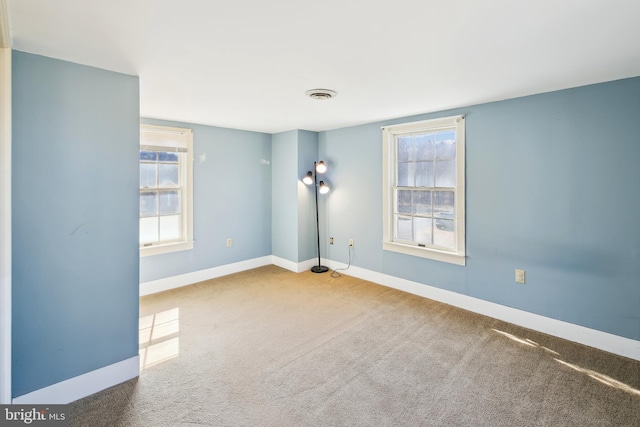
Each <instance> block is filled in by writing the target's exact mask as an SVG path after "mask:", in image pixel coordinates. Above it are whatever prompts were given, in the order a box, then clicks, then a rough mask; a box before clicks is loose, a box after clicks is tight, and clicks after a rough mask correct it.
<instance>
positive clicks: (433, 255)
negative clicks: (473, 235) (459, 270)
mask: <svg viewBox="0 0 640 427" xmlns="http://www.w3.org/2000/svg"><path fill="white" fill-rule="evenodd" d="M382 249H383V250H385V251H391V252H398V253H401V254H405V255H413V256H419V257H422V258H429V259H433V260H436V261H442V262H448V263H450V264H457V265H466V262H467V258H466V257H465V256H464V255H460V254H456V253H453V252H443V251H437V250H435V249H431V248H420V247H417V246H413V245H403V244H402V243H396V242H382Z"/></svg>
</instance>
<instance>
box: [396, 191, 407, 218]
mask: <svg viewBox="0 0 640 427" xmlns="http://www.w3.org/2000/svg"><path fill="white" fill-rule="evenodd" d="M396 213H401V214H410V213H411V191H410V190H396Z"/></svg>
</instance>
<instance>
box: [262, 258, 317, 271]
mask: <svg viewBox="0 0 640 427" xmlns="http://www.w3.org/2000/svg"><path fill="white" fill-rule="evenodd" d="M322 262H323V263H324V262H325V260H324V259H323V260H322ZM271 263H272V264H273V265H277V266H278V267H282V268H284V269H286V270H289V271H293V272H294V273H302V272H303V271H307V270H311V267H313V266H314V265H317V264H318V258H313V259H308V260H306V261H301V262H294V261H289V260H288V259H284V258H280V257H277V256H272V257H271Z"/></svg>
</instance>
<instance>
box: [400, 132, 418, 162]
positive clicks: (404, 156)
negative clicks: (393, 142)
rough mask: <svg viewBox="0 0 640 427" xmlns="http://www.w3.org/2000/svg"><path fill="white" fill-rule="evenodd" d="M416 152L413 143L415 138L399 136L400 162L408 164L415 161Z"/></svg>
mask: <svg viewBox="0 0 640 427" xmlns="http://www.w3.org/2000/svg"><path fill="white" fill-rule="evenodd" d="M415 158H416V150H415V144H414V143H413V136H399V137H398V159H397V160H398V161H399V162H406V161H409V160H415Z"/></svg>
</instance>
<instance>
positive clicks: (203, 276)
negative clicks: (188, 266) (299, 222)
mask: <svg viewBox="0 0 640 427" xmlns="http://www.w3.org/2000/svg"><path fill="white" fill-rule="evenodd" d="M272 258H273V257H272V256H270V255H269V256H264V257H260V258H253V259H249V260H246V261H240V262H235V263H233V264H226V265H221V266H219V267H213V268H207V269H205V270H198V271H192V272H190V273H185V274H180V275H178V276H171V277H166V278H164V279H158V280H152V281H149V282H144V283H140V296H141V297H142V296H145V295H151V294H155V293H157V292H162V291H168V290H170V289H175V288H179V287H182V286H187V285H192V284H194V283H198V282H203V281H205V280H210V279H215V278H216V277H222V276H226V275H229V274H233V273H239V272H241V271H245V270H250V269H252V268H257V267H262V266H264V265H269V264H273V262H272ZM285 268H286V267H285Z"/></svg>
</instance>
